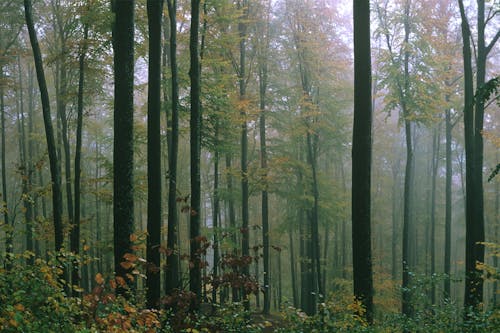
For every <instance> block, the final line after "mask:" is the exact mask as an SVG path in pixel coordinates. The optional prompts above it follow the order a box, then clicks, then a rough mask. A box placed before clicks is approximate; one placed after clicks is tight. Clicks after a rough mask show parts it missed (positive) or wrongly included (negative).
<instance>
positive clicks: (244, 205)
mask: <svg viewBox="0 0 500 333" xmlns="http://www.w3.org/2000/svg"><path fill="white" fill-rule="evenodd" d="M238 9H239V10H241V11H242V14H241V15H242V16H241V17H240V20H239V22H238V33H239V37H240V63H239V68H238V71H237V72H238V85H239V99H240V103H241V104H240V108H241V110H240V113H241V117H242V121H241V255H242V256H243V257H248V256H249V255H250V230H249V228H248V226H249V203H248V199H249V193H248V128H247V119H246V117H247V113H246V110H245V99H246V98H247V97H246V87H247V77H246V75H247V74H246V39H247V22H246V21H247V18H248V10H249V8H248V1H246V0H240V1H238ZM249 269H250V267H249V265H244V266H243V267H242V273H243V275H245V276H247V277H248V276H250V271H249ZM243 297H244V304H245V309H247V310H248V309H249V307H250V303H249V302H248V299H247V295H246V293H244V294H243Z"/></svg>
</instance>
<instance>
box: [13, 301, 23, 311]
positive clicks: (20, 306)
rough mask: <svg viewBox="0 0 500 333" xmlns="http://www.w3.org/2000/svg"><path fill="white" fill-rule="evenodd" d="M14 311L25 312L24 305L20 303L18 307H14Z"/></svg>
mask: <svg viewBox="0 0 500 333" xmlns="http://www.w3.org/2000/svg"><path fill="white" fill-rule="evenodd" d="M14 309H16V310H17V311H24V305H22V304H21V303H18V304H16V305H14Z"/></svg>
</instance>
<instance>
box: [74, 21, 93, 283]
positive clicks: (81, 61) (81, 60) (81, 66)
mask: <svg viewBox="0 0 500 333" xmlns="http://www.w3.org/2000/svg"><path fill="white" fill-rule="evenodd" d="M88 36H89V27H88V24H86V23H85V24H84V26H83V44H82V46H81V49H80V55H79V57H78V97H77V99H78V101H77V118H76V147H75V214H74V219H75V224H74V227H73V229H72V230H71V244H72V248H71V252H73V253H75V254H79V253H80V218H81V185H82V184H81V176H82V171H81V170H82V166H81V161H82V129H83V89H84V85H85V56H86V54H87V42H88ZM71 281H72V285H73V286H78V285H79V283H80V275H79V264H78V261H77V260H75V261H74V262H73V270H72V272H71ZM73 293H75V290H73Z"/></svg>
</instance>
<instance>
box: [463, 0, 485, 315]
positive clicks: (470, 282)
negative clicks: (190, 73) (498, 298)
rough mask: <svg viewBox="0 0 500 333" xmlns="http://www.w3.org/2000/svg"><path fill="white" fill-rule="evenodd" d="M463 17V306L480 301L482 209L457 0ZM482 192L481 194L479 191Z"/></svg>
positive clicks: (469, 75) (466, 38)
mask: <svg viewBox="0 0 500 333" xmlns="http://www.w3.org/2000/svg"><path fill="white" fill-rule="evenodd" d="M458 3H459V6H460V15H461V18H462V40H463V58H464V59H463V62H464V132H465V134H464V139H465V169H466V171H465V192H466V194H465V201H466V205H465V295H464V306H465V307H467V308H468V307H476V306H477V305H479V303H480V302H481V301H482V279H481V277H480V274H481V272H479V271H478V270H477V269H476V260H477V259H478V254H477V253H476V247H477V245H476V242H477V241H478V235H477V229H476V218H478V214H481V215H482V212H478V211H477V208H478V207H477V206H476V205H475V202H474V196H475V194H476V190H475V187H476V185H477V184H476V183H475V178H474V175H475V172H474V168H475V163H474V161H475V154H476V151H475V145H474V104H473V103H474V102H473V98H474V87H473V72H472V54H471V47H470V38H471V36H470V28H469V23H468V21H467V18H466V16H465V9H464V7H463V2H462V0H459V1H458ZM481 195H482V194H481Z"/></svg>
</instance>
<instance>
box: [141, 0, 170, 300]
mask: <svg viewBox="0 0 500 333" xmlns="http://www.w3.org/2000/svg"><path fill="white" fill-rule="evenodd" d="M147 14H148V29H149V63H148V122H147V124H148V218H147V231H148V237H147V244H146V260H147V262H148V266H149V267H148V270H147V272H146V277H147V278H146V288H147V293H146V299H147V306H148V307H149V308H158V307H159V305H160V290H161V287H160V285H161V280H160V278H161V275H160V272H161V270H160V243H161V224H162V219H161V217H162V214H161V212H162V209H161V182H162V177H161V140H160V114H161V30H162V29H161V28H162V25H161V21H162V16H163V15H162V14H163V0H148V1H147ZM174 207H175V205H174Z"/></svg>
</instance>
